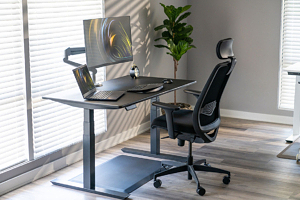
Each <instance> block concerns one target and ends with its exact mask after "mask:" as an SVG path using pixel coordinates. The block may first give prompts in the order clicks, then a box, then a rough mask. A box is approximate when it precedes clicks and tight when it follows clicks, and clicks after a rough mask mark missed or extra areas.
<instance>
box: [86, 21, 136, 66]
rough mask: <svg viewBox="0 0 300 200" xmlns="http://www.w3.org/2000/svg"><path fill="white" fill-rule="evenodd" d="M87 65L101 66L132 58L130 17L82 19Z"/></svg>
mask: <svg viewBox="0 0 300 200" xmlns="http://www.w3.org/2000/svg"><path fill="white" fill-rule="evenodd" d="M83 27H84V39H85V52H86V62H87V65H88V67H90V68H91V67H94V68H96V67H102V66H107V65H112V64H117V63H122V62H128V61H132V60H133V55H132V41H131V28H130V17H129V16H125V17H108V18H99V19H91V20H84V21H83Z"/></svg>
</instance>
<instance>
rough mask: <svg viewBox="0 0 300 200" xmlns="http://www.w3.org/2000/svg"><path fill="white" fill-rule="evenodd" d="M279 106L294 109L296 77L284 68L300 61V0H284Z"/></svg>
mask: <svg viewBox="0 0 300 200" xmlns="http://www.w3.org/2000/svg"><path fill="white" fill-rule="evenodd" d="M280 59H281V62H280V63H281V64H280V79H279V108H281V109H288V110H292V109H294V96H295V82H296V77H295V76H290V75H288V74H287V72H286V71H284V68H286V67H288V66H290V65H292V64H294V63H296V62H300V0H283V9H282V33H281V58H280Z"/></svg>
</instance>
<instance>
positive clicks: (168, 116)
mask: <svg viewBox="0 0 300 200" xmlns="http://www.w3.org/2000/svg"><path fill="white" fill-rule="evenodd" d="M152 105H153V106H157V107H160V108H162V109H164V110H165V112H166V121H167V129H168V134H169V138H171V139H175V138H176V137H177V135H178V133H175V132H174V123H173V111H175V110H179V109H180V107H179V106H177V105H171V104H167V103H162V102H158V101H155V102H152Z"/></svg>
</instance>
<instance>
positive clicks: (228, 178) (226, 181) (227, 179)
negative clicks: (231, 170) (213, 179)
mask: <svg viewBox="0 0 300 200" xmlns="http://www.w3.org/2000/svg"><path fill="white" fill-rule="evenodd" d="M223 183H224V184H225V185H228V184H229V183H230V177H229V176H224V178H223Z"/></svg>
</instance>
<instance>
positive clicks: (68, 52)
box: [63, 47, 101, 87]
mask: <svg viewBox="0 0 300 200" xmlns="http://www.w3.org/2000/svg"><path fill="white" fill-rule="evenodd" d="M83 53H85V47H74V48H71V47H68V48H67V49H65V57H64V59H63V61H64V62H65V63H67V64H69V65H72V66H74V67H80V66H82V65H83V64H80V63H77V62H74V61H71V60H69V56H71V55H77V54H83ZM89 71H91V72H92V73H93V75H92V78H93V81H94V84H95V86H96V87H100V86H101V84H98V83H96V74H97V69H95V68H89Z"/></svg>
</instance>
